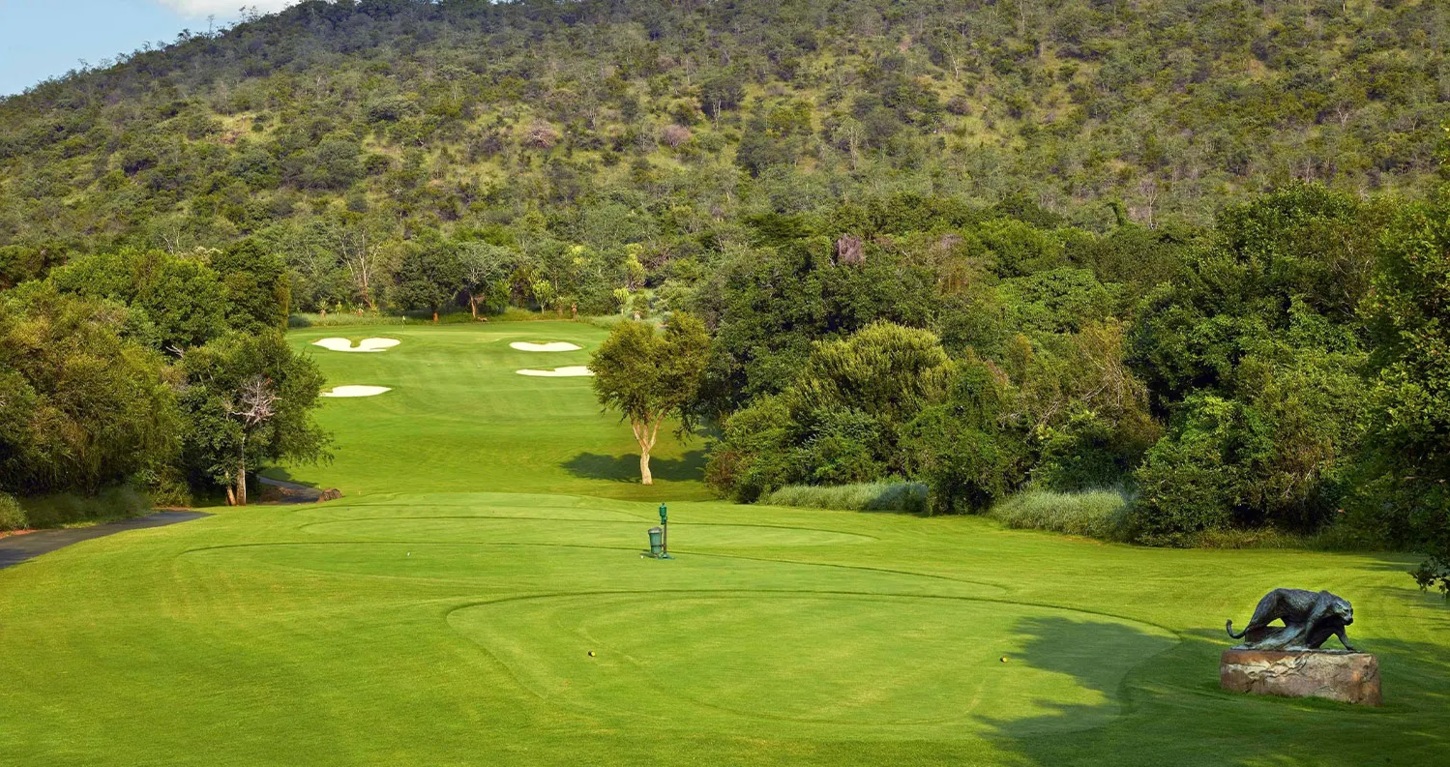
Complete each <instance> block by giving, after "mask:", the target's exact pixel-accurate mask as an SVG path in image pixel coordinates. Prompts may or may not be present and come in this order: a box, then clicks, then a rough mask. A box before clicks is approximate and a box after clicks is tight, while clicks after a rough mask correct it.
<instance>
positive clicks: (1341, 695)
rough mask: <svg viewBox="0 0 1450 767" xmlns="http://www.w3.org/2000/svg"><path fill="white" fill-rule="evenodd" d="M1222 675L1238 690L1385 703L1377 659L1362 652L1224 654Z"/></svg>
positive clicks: (1226, 685) (1364, 703) (1225, 686)
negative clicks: (1381, 692)
mask: <svg viewBox="0 0 1450 767" xmlns="http://www.w3.org/2000/svg"><path fill="white" fill-rule="evenodd" d="M1218 677H1219V683H1220V684H1221V685H1222V686H1223V689H1225V690H1232V691H1234V692H1248V693H1254V694H1256V695H1282V696H1284V697H1287V698H1308V697H1314V698H1328V699H1330V700H1337V701H1340V702H1343V703H1355V704H1358V705H1362V706H1378V705H1380V703H1381V697H1380V664H1379V659H1378V658H1376V657H1375V656H1373V655H1370V654H1368V653H1362V652H1325V651H1323V650H1309V651H1304V652H1283V651H1274V650H1226V651H1225V652H1224V654H1223V658H1222V659H1221V660H1220V661H1219V666H1218Z"/></svg>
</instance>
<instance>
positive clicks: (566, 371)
mask: <svg viewBox="0 0 1450 767" xmlns="http://www.w3.org/2000/svg"><path fill="white" fill-rule="evenodd" d="M515 372H517V373H518V374H519V375H521V376H535V377H537V378H581V377H583V376H592V375H594V371H593V370H590V369H589V368H586V367H584V366H583V365H575V366H573V367H567V368H554V369H553V370H519V371H515Z"/></svg>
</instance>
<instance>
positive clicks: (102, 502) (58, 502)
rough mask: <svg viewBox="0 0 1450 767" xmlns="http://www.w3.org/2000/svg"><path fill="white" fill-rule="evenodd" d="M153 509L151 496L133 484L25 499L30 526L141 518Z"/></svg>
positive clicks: (41, 526) (26, 515) (54, 525)
mask: <svg viewBox="0 0 1450 767" xmlns="http://www.w3.org/2000/svg"><path fill="white" fill-rule="evenodd" d="M151 509H152V505H151V499H150V498H148V497H147V496H146V495H144V494H143V493H141V492H140V491H138V490H136V488H134V487H131V486H129V485H123V486H120V487H112V488H108V489H106V490H102V491H101V492H99V493H97V494H95V495H78V494H75V493H58V494H55V495H45V496H36V497H33V498H26V499H25V507H24V513H25V517H26V519H27V520H28V521H29V524H30V527H34V528H46V527H61V526H64V525H70V524H75V523H77V522H92V521H102V520H111V519H127V518H129V517H139V516H141V515H143V514H146V513H148V512H150V511H151Z"/></svg>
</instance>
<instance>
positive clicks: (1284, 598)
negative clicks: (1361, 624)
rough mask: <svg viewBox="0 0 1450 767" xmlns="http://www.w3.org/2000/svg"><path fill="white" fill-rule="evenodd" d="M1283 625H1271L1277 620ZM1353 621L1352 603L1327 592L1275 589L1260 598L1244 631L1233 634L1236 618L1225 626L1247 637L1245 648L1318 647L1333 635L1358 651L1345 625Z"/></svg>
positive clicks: (1346, 647)
mask: <svg viewBox="0 0 1450 767" xmlns="http://www.w3.org/2000/svg"><path fill="white" fill-rule="evenodd" d="M1276 619H1277V620H1280V621H1283V623H1284V625H1283V626H1270V625H1269V624H1270V623H1272V622H1273V621H1274V620H1276ZM1351 623H1354V608H1353V607H1352V606H1350V604H1349V602H1347V601H1345V600H1344V599H1342V598H1341V597H1337V596H1335V595H1333V594H1331V593H1329V592H1328V591H1317V592H1316V591H1305V590H1303V589H1274V590H1273V591H1270V592H1269V593H1268V594H1266V595H1265V596H1264V598H1263V599H1261V600H1259V606H1258V607H1256V608H1254V617H1252V618H1250V619H1249V625H1247V626H1245V627H1244V630H1243V631H1240V632H1239V633H1237V634H1235V633H1234V623H1233V621H1228V623H1226V624H1225V626H1224V628H1225V629H1226V630H1227V631H1228V635H1229V636H1230V637H1233V638H1234V639H1242V640H1244V642H1243V644H1241V645H1239V649H1244V650H1287V651H1302V650H1318V649H1319V648H1320V646H1321V645H1323V644H1324V642H1325V641H1326V640H1328V639H1329V637H1331V636H1337V637H1339V642H1340V644H1342V645H1344V648H1345V649H1346V650H1349V651H1350V652H1359V651H1358V650H1356V649H1355V648H1354V647H1352V646H1351V645H1350V644H1349V639H1348V638H1347V637H1346V636H1345V635H1344V627H1345V626H1348V625H1349V624H1351Z"/></svg>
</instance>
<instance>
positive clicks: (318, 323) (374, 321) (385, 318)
mask: <svg viewBox="0 0 1450 767" xmlns="http://www.w3.org/2000/svg"><path fill="white" fill-rule="evenodd" d="M415 322H416V320H415ZM407 324H408V318H407V317H403V316H400V315H392V314H374V313H371V312H369V313H365V314H353V313H352V312H336V313H334V314H328V315H321V314H307V313H298V314H293V315H291V316H289V317H288V318H287V327H289V328H336V327H346V326H352V325H407Z"/></svg>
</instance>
